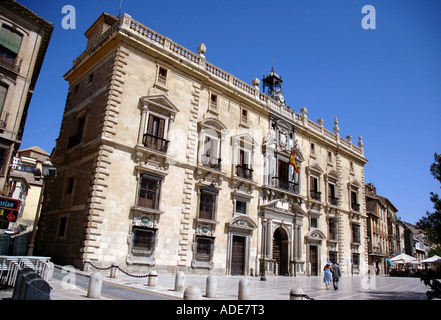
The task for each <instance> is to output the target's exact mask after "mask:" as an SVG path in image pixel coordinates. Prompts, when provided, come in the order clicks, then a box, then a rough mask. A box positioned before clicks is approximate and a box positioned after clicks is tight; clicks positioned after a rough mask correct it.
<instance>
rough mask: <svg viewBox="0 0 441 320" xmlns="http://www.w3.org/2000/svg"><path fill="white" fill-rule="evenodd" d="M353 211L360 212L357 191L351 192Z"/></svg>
mask: <svg viewBox="0 0 441 320" xmlns="http://www.w3.org/2000/svg"><path fill="white" fill-rule="evenodd" d="M351 209H352V210H354V211H357V212H360V204H359V203H358V192H357V190H354V189H352V190H351Z"/></svg>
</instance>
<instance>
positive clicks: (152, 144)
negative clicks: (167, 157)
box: [142, 133, 170, 153]
mask: <svg viewBox="0 0 441 320" xmlns="http://www.w3.org/2000/svg"><path fill="white" fill-rule="evenodd" d="M169 142H170V141H168V140H166V139H164V138H162V137H158V136H154V135H152V134H149V133H146V134H144V137H143V139H142V143H143V145H144V146H145V147H147V148H149V149H153V150H156V151H160V152H164V153H166V152H167V148H168V143H169Z"/></svg>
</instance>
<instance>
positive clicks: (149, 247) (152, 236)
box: [132, 227, 156, 257]
mask: <svg viewBox="0 0 441 320" xmlns="http://www.w3.org/2000/svg"><path fill="white" fill-rule="evenodd" d="M155 243H156V229H151V228H142V227H134V228H133V243H132V254H133V255H136V256H142V257H150V256H152V255H153V252H154V250H155Z"/></svg>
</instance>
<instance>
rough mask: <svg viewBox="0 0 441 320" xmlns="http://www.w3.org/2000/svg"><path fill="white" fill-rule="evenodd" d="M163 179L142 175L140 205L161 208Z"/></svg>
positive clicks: (139, 194) (139, 195)
mask: <svg viewBox="0 0 441 320" xmlns="http://www.w3.org/2000/svg"><path fill="white" fill-rule="evenodd" d="M161 183H162V179H161V178H157V177H153V176H150V175H147V174H143V175H141V181H140V186H139V192H138V206H140V207H145V208H150V209H155V210H159V201H160V196H161Z"/></svg>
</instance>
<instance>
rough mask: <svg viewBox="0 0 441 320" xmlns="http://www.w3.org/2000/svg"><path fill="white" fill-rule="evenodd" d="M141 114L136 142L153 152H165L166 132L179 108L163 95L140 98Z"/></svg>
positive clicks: (166, 143)
mask: <svg viewBox="0 0 441 320" xmlns="http://www.w3.org/2000/svg"><path fill="white" fill-rule="evenodd" d="M141 103H142V114H141V125H140V126H141V128H140V136H139V138H138V144H139V145H141V146H143V147H145V148H147V149H149V150H152V151H155V152H159V153H166V152H167V149H168V147H169V140H168V132H169V130H170V125H171V123H172V122H173V121H174V118H175V115H176V114H177V113H178V112H179V110H178V109H177V108H176V107H175V106H174V105H173V103H172V102H171V101H170V100H169V99H168V98H167V97H166V96H164V95H156V96H148V97H142V98H141Z"/></svg>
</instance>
